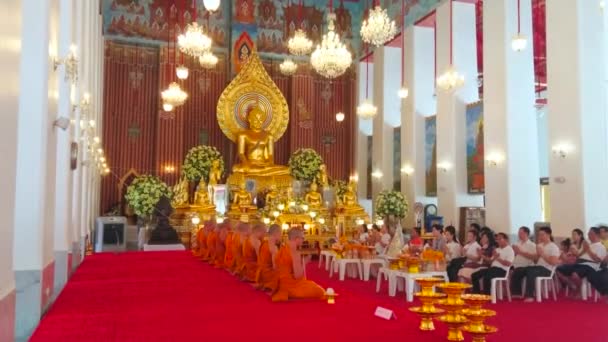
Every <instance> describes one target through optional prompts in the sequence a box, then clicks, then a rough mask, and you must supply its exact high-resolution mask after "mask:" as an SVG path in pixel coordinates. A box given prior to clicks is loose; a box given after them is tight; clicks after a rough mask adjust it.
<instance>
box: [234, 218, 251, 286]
mask: <svg viewBox="0 0 608 342" xmlns="http://www.w3.org/2000/svg"><path fill="white" fill-rule="evenodd" d="M237 232H238V238H236V239H234V240H233V243H232V255H233V257H234V269H233V273H234V274H236V275H237V276H239V277H242V272H243V270H244V268H245V263H244V260H243V245H244V244H245V241H246V240H247V239H249V234H250V232H251V226H249V224H247V223H239V225H238V226H237Z"/></svg>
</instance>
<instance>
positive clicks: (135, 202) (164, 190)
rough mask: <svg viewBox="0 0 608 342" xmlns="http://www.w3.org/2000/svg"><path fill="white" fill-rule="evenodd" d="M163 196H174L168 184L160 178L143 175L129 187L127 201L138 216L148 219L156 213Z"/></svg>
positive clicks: (126, 195)
mask: <svg viewBox="0 0 608 342" xmlns="http://www.w3.org/2000/svg"><path fill="white" fill-rule="evenodd" d="M162 196H167V197H169V198H171V196H172V193H171V189H170V188H169V187H168V186H167V184H165V183H164V182H163V181H161V180H160V179H159V178H158V177H155V176H150V175H143V176H139V177H137V178H135V180H133V182H132V183H131V185H129V187H128V188H127V193H126V194H125V199H126V200H127V203H128V204H129V206H130V207H131V208H132V209H133V211H134V212H135V214H137V216H140V217H146V216H149V215H151V214H152V213H153V212H154V207H155V206H156V203H158V201H159V200H160V198H161V197H162Z"/></svg>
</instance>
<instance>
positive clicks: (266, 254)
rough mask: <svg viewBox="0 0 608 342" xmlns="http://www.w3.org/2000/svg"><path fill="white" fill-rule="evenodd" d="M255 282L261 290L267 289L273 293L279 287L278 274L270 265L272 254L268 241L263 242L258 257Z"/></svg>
mask: <svg viewBox="0 0 608 342" xmlns="http://www.w3.org/2000/svg"><path fill="white" fill-rule="evenodd" d="M255 282H256V283H257V284H258V286H259V287H260V288H262V289H269V290H271V291H272V292H273V293H274V292H275V291H276V290H277V287H278V286H279V273H278V272H277V271H276V270H275V269H274V266H273V264H272V253H270V245H269V244H268V241H267V240H266V241H263V242H262V245H261V246H260V254H259V255H258V270H257V273H256V279H255Z"/></svg>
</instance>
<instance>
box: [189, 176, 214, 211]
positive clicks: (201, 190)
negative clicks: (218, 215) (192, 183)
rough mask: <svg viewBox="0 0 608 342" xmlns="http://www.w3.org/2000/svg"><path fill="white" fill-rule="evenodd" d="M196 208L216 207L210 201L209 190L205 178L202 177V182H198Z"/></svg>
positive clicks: (195, 198) (195, 197) (195, 194)
mask: <svg viewBox="0 0 608 342" xmlns="http://www.w3.org/2000/svg"><path fill="white" fill-rule="evenodd" d="M194 206H196V207H204V208H211V207H214V206H213V205H212V204H211V201H209V189H208V188H207V184H205V178H202V177H201V180H200V181H199V182H198V187H197V188H196V192H195V193H194Z"/></svg>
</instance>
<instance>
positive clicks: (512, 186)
mask: <svg viewBox="0 0 608 342" xmlns="http://www.w3.org/2000/svg"><path fill="white" fill-rule="evenodd" d="M520 1H521V17H520V21H521V33H522V34H523V35H525V36H526V37H532V6H531V3H530V0H520ZM483 15H484V17H483V23H484V28H483V32H484V40H483V41H484V47H483V48H484V51H483V52H484V102H483V105H484V108H483V109H484V118H483V120H484V148H485V154H486V158H487V159H490V161H488V162H487V163H486V166H485V180H486V182H485V189H486V224H487V225H488V226H490V227H492V228H494V229H495V230H498V231H502V232H510V233H512V234H515V233H517V230H518V229H519V227H520V226H528V227H531V226H532V225H533V223H534V222H536V221H540V219H541V216H542V215H541V207H540V185H539V178H540V175H539V163H538V162H537V161H538V158H539V156H538V148H537V145H538V131H537V124H536V110H535V108H534V100H535V96H534V63H533V53H532V51H533V49H532V44H531V42H530V43H529V44H528V47H527V48H526V49H525V50H523V51H519V52H516V51H514V50H513V49H512V48H511V39H512V38H513V36H514V35H515V34H516V33H517V1H511V0H497V1H486V2H484V8H483ZM530 39H531V38H530ZM492 160H493V161H492Z"/></svg>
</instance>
